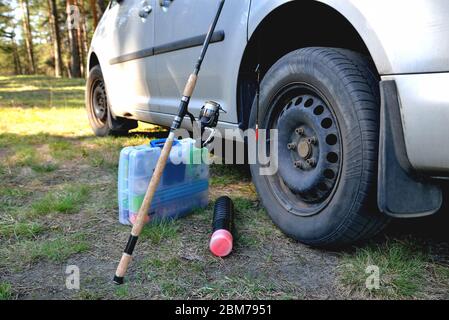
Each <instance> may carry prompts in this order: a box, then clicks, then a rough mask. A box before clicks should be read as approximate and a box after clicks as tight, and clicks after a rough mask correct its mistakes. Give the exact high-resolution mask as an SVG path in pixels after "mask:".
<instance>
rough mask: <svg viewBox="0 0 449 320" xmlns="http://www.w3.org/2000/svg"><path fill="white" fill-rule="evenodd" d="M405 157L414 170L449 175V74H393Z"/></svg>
mask: <svg viewBox="0 0 449 320" xmlns="http://www.w3.org/2000/svg"><path fill="white" fill-rule="evenodd" d="M382 80H394V81H395V82H396V85H397V88H398V93H399V101H400V107H401V115H402V123H403V130H404V138H405V145H406V149H407V156H408V158H409V161H410V163H411V164H412V166H413V168H414V169H416V170H418V171H422V172H428V173H433V174H434V175H440V174H441V175H444V174H445V175H447V174H448V173H449V139H448V137H449V90H448V88H449V73H438V74H413V75H394V76H385V77H382Z"/></svg>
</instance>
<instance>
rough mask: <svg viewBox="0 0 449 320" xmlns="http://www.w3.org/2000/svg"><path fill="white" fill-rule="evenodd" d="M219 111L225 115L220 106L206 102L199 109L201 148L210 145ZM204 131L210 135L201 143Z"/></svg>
mask: <svg viewBox="0 0 449 320" xmlns="http://www.w3.org/2000/svg"><path fill="white" fill-rule="evenodd" d="M220 111H222V112H224V113H226V111H225V110H223V108H222V107H221V105H220V104H219V103H217V102H214V101H206V102H205V103H204V106H203V107H202V108H201V112H200V117H199V122H200V126H201V139H200V140H201V146H202V147H205V146H207V145H208V144H210V143H211V142H212V141H213V139H214V134H215V130H216V127H217V124H218V119H219V117H220ZM206 130H208V131H210V134H209V136H208V138H207V139H206V140H204V142H203V135H204V132H206Z"/></svg>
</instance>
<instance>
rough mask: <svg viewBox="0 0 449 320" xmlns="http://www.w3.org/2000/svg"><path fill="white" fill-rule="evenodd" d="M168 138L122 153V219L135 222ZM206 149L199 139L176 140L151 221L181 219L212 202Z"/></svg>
mask: <svg viewBox="0 0 449 320" xmlns="http://www.w3.org/2000/svg"><path fill="white" fill-rule="evenodd" d="M164 143H165V139H163V140H155V141H152V142H151V143H150V144H149V145H143V146H136V147H127V148H124V149H123V150H122V152H121V153H120V162H119V176H118V202H119V221H120V223H122V224H125V225H129V224H132V223H133V222H134V221H135V219H136V217H137V213H138V212H139V209H140V206H141V205H142V202H143V198H144V197H145V193H146V191H147V188H148V185H149V183H150V179H151V177H152V175H153V172H154V169H155V167H156V163H157V161H158V159H159V156H160V154H161V151H162V147H163V146H164ZM207 156H208V150H207V149H206V148H203V149H198V148H196V147H195V140H193V139H182V140H175V142H174V143H173V148H172V150H171V152H170V157H169V159H168V161H167V165H166V167H165V170H164V174H163V176H162V179H161V182H160V184H159V187H158V189H157V191H156V193H155V195H154V198H153V201H152V203H151V207H150V211H149V212H148V215H149V218H150V219H149V221H154V220H159V221H160V220H166V219H169V220H171V219H177V218H180V217H183V216H185V215H187V214H189V213H191V212H192V211H194V210H195V209H199V208H205V207H206V206H207V205H208V202H209V166H208V164H207V161H204V160H205V159H206V157H207Z"/></svg>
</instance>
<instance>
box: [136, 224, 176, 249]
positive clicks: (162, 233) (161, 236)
mask: <svg viewBox="0 0 449 320" xmlns="http://www.w3.org/2000/svg"><path fill="white" fill-rule="evenodd" d="M178 230H179V225H178V223H177V222H176V221H159V222H153V223H151V224H150V225H148V226H146V227H145V228H144V229H143V231H142V234H141V235H140V239H141V240H143V241H145V240H150V241H151V243H152V244H154V245H157V244H160V243H161V242H162V241H164V240H170V239H174V238H176V237H177V235H178Z"/></svg>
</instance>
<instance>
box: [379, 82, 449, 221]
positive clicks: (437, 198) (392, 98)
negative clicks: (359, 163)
mask: <svg viewBox="0 0 449 320" xmlns="http://www.w3.org/2000/svg"><path fill="white" fill-rule="evenodd" d="M380 89H381V95H382V105H381V125H380V145H379V170H378V175H379V176H378V192H377V202H378V206H379V210H381V211H382V212H383V213H385V214H387V215H389V216H392V217H395V218H415V217H423V216H428V215H432V214H434V213H436V212H437V211H438V210H439V209H440V208H441V206H442V202H443V195H442V191H441V188H440V187H439V186H437V185H435V183H433V182H432V181H431V180H430V179H429V178H427V177H424V176H421V175H419V174H418V173H416V172H414V170H413V168H412V166H411V164H410V162H409V160H408V157H407V151H406V147H405V140H404V131H403V127H402V118H401V112H400V103H399V98H398V93H397V87H396V83H395V82H394V81H382V82H381V85H380Z"/></svg>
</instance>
